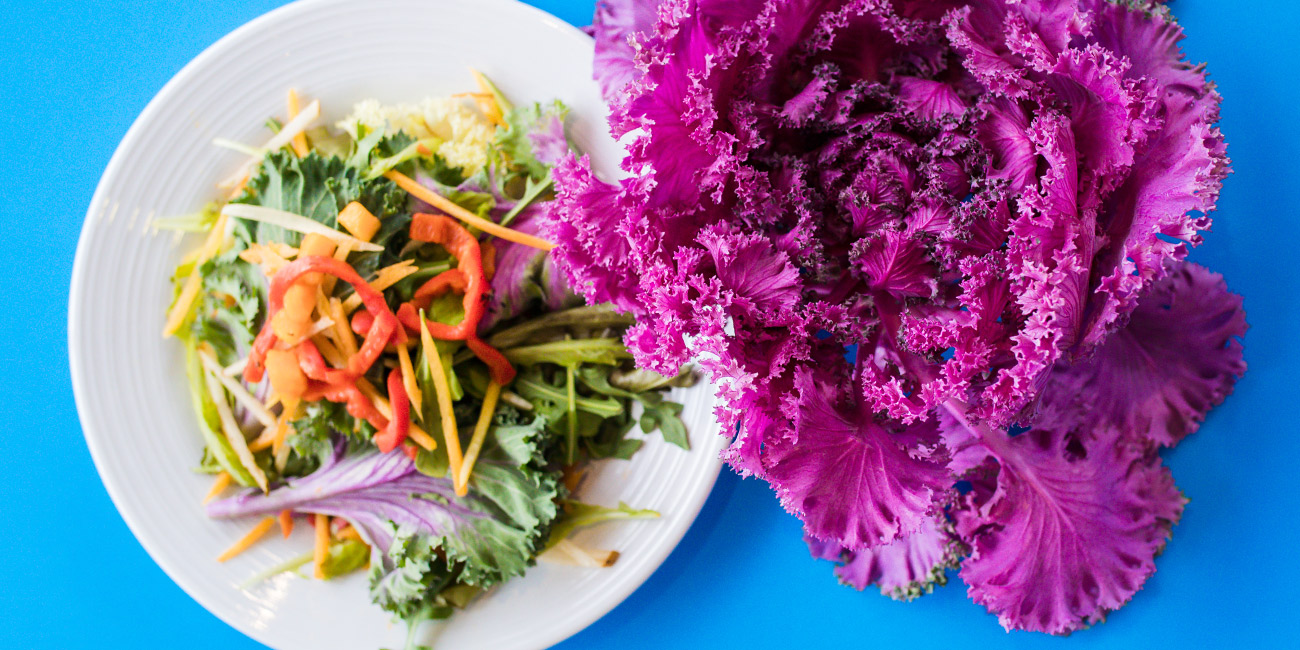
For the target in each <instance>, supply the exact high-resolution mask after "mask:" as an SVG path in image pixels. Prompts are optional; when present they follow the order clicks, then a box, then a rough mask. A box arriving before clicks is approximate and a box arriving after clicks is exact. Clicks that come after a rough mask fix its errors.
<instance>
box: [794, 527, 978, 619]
mask: <svg viewBox="0 0 1300 650" xmlns="http://www.w3.org/2000/svg"><path fill="white" fill-rule="evenodd" d="M804 539H805V541H807V542H808V548H809V549H810V550H811V551H812V554H813V557H817V558H820V559H823V560H832V561H835V562H839V563H840V564H839V566H837V567H835V575H836V577H838V578H839V579H840V582H841V583H843V584H845V585H848V586H850V587H853V588H854V589H857V590H859V591H861V590H863V589H866V588H867V587H868V586H870V585H875V586H877V587H879V588H880V593H882V594H884V595H886V596H889V597H890V598H893V599H894V600H901V601H909V600H913V599H915V598H917V597H920V596H922V595H924V594H928V593H930V592H931V591H933V590H934V588H935V586H942V585H944V584H947V582H948V577H947V574H946V572H947V570H948V569H953V568H956V567H957V562H958V560H959V559H960V558H961V556H962V554H963V551H964V549H963V547H962V545H961V543H960V542H958V541H957V539H956V537H955V536H954V535H953V534H952V531H951V526H949V524H948V523H947V522H946V521H944V520H943V518H942V516H940V517H936V518H931V519H929V520H928V521H927V522H926V523H925V524H924V525H923V526H922V527H921V529H920V530H918V531H916V532H914V533H912V534H910V535H907V536H904V537H900V538H898V539H896V540H894V541H892V542H890V543H888V544H882V545H880V546H872V547H866V548H861V549H857V550H851V549H847V548H844V547H843V546H840V545H839V544H836V543H834V542H825V541H818V540H816V539H814V538H812V537H807V536H805V538H804Z"/></svg>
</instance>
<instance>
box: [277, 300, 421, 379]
mask: <svg viewBox="0 0 1300 650" xmlns="http://www.w3.org/2000/svg"><path fill="white" fill-rule="evenodd" d="M397 329H401V328H399V327H398V326H397V317H396V316H393V315H392V313H391V312H390V313H388V314H380V315H379V318H377V319H376V320H375V326H374V327H371V328H370V333H369V334H368V335H367V336H366V341H365V343H363V344H362V345H361V349H360V350H358V351H357V353H356V354H354V355H352V358H350V359H348V367H347V368H331V367H329V366H327V365H325V359H324V358H322V357H321V354H320V350H318V349H317V348H316V344H315V343H312V342H311V339H308V340H305V341H303V342H302V343H299V344H298V366H299V367H301V368H302V371H303V373H304V374H306V375H307V376H308V377H310V378H312V379H315V380H317V381H323V382H325V383H327V384H343V383H348V382H353V381H356V379H357V377H360V376H362V375H364V374H366V371H367V370H369V369H370V366H372V365H374V363H375V360H377V359H378V358H379V355H380V354H381V353H383V351H384V346H386V345H388V339H389V338H390V337H391V336H392V334H393V332H394V331H395V330H397Z"/></svg>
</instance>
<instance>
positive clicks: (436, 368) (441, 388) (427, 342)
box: [420, 310, 469, 497]
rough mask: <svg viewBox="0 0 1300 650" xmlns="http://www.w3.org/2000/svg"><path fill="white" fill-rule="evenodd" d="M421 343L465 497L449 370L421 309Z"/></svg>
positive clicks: (455, 478)
mask: <svg viewBox="0 0 1300 650" xmlns="http://www.w3.org/2000/svg"><path fill="white" fill-rule="evenodd" d="M420 344H421V345H423V346H424V359H425V363H427V364H429V373H430V374H432V375H433V392H434V393H435V394H437V397H438V411H439V414H440V415H441V416H442V438H443V440H444V441H445V442H446V443H447V463H448V467H449V469H450V472H451V481H452V486H453V487H454V488H455V489H456V496H462V497H463V496H465V495H466V494H468V493H469V488H468V486H466V485H465V484H464V483H462V482H461V480H460V468H461V460H462V459H461V455H460V432H459V431H457V430H456V416H455V415H454V414H453V413H452V411H451V387H450V386H448V385H447V371H446V369H444V368H443V365H442V355H440V354H438V348H437V347H435V346H434V344H433V336H432V335H430V334H429V326H428V324H426V322H425V320H424V310H420Z"/></svg>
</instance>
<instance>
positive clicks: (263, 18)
mask: <svg viewBox="0 0 1300 650" xmlns="http://www.w3.org/2000/svg"><path fill="white" fill-rule="evenodd" d="M339 1H340V0H294V1H293V2H289V3H286V4H284V5H281V6H279V7H276V8H274V9H272V10H270V11H268V12H266V13H263V14H261V15H259V16H257V17H255V18H253V19H252V20H249V21H248V22H245V23H243V24H241V25H239V26H238V27H236V28H235V29H233V30H231V31H230V32H227V33H226V34H225V35H223V36H221V37H220V38H218V39H217V40H216V41H214V42H212V43H211V44H209V45H208V46H207V47H205V48H204V49H203V50H202V51H201V52H199V54H197V55H195V56H194V58H192V59H190V60H189V61H188V62H187V63H186V64H185V65H184V66H182V67H181V69H180V70H178V71H177V72H176V73H175V74H174V75H173V76H172V77H171V78H170V79H168V80H167V82H166V83H165V84H163V86H162V88H160V89H159V90H158V92H157V93H156V94H154V96H153V97H152V98H150V100H149V101H148V103H146V104H145V107H144V108H143V109H142V110H141V111H140V113H139V115H137V116H136V117H135V119H134V120H133V121H132V122H131V126H130V127H129V128H128V129H127V131H126V133H125V134H124V135H123V136H122V139H121V141H119V142H118V144H117V146H116V148H115V149H114V150H113V154H112V156H111V157H110V158H109V161H108V164H107V165H106V166H105V167H104V171H103V172H102V173H101V175H100V177H99V181H98V182H97V183H96V185H95V191H94V193H93V194H92V195H91V199H90V203H89V205H88V206H87V209H86V214H85V217H84V218H83V221H82V225H81V231H80V233H79V234H78V236H77V246H76V249H75V252H74V258H73V266H72V276H71V282H70V285H69V292H68V320H67V352H68V365H69V370H70V374H71V383H72V392H73V400H74V402H75V404H76V409H77V418H78V421H79V423H80V425H81V432H82V438H83V439H84V440H85V442H86V446H87V448H88V449H89V451H90V457H91V461H92V462H93V463H94V466H95V472H96V474H97V475H98V477H99V480H100V483H101V484H102V485H103V486H104V489H105V491H106V492H107V493H108V496H109V499H110V500H111V501H112V503H113V508H114V510H115V511H116V512H117V514H118V516H119V517H121V519H122V521H123V523H125V524H126V526H127V529H128V530H130V532H131V535H132V536H133V537H134V538H135V540H136V542H137V543H139V544H140V546H141V547H142V548H144V550H145V552H146V553H148V555H149V558H150V560H152V561H153V562H154V564H156V565H157V566H158V567H159V568H160V569H162V571H163V573H164V574H166V576H167V578H168V579H169V580H170V581H171V582H172V583H173V584H175V585H176V586H177V587H179V588H180V589H181V591H183V592H184V593H185V594H186V595H187V596H188V597H189V598H190V599H192V600H193V601H194V602H196V603H198V605H199V606H201V607H202V608H203V609H204V610H205V611H206V612H207V613H208V614H210V615H212V616H214V617H216V618H217V619H218V620H220V621H222V622H223V623H225V624H226V625H229V626H230V627H232V628H234V629H235V630H238V631H239V632H240V633H241V634H243V635H245V636H246V637H248V638H250V639H252V640H254V641H256V642H258V643H261V644H263V645H266V646H267V647H272V648H277V647H278V646H274V645H272V643H271V641H270V640H269V639H268V638H267V637H266V636H265V634H264V631H263V630H260V629H258V628H256V627H254V626H251V625H247V624H246V622H245V621H243V620H241V619H239V618H237V617H235V616H234V613H233V612H225V611H221V610H220V609H219V608H217V607H215V606H214V605H213V604H212V603H211V602H210V601H209V599H208V598H207V596H206V595H205V594H204V592H202V591H201V590H198V589H196V588H195V586H194V585H192V584H189V581H188V579H186V578H181V577H180V576H183V575H184V574H183V573H182V572H181V571H180V570H179V567H178V566H176V565H175V564H173V562H172V559H171V558H168V557H167V556H166V555H164V554H162V553H161V552H160V549H159V547H158V545H157V542H156V541H155V540H154V539H153V537H152V536H151V535H150V534H149V533H148V532H145V531H146V529H145V528H144V527H143V526H142V524H141V521H140V520H139V519H138V518H137V516H136V515H135V514H133V513H132V512H131V511H130V510H129V509H126V510H124V509H123V508H122V507H121V504H122V503H123V502H124V498H125V494H126V492H127V491H128V490H127V488H126V486H125V485H124V484H122V483H121V482H119V480H118V477H115V476H114V475H113V474H112V473H111V472H110V473H107V474H106V473H105V471H104V467H105V466H104V462H105V461H104V452H103V451H102V447H101V445H103V444H106V443H105V436H104V434H103V432H102V430H101V429H100V425H99V424H98V423H96V422H95V421H94V420H92V419H88V418H87V417H86V415H87V400H88V399H89V396H88V393H89V392H90V387H89V385H88V383H87V381H88V379H87V374H86V373H87V369H86V368H85V367H84V366H85V364H86V357H85V355H84V354H83V352H82V348H81V341H82V326H83V322H84V316H83V310H82V304H83V303H84V302H85V300H84V297H83V296H84V293H85V283H86V280H85V277H86V273H87V272H88V271H87V267H86V264H87V262H86V259H87V257H88V253H87V248H88V247H89V245H90V243H91V242H90V239H91V238H90V233H91V230H92V229H93V227H94V226H95V225H96V224H97V222H99V221H101V220H102V219H101V217H102V216H103V215H102V213H103V203H104V201H105V200H106V199H105V195H106V193H107V191H108V189H107V188H109V187H111V186H112V185H113V184H114V183H115V182H116V179H117V177H118V176H120V175H121V174H122V173H123V172H124V164H125V162H124V161H125V159H126V155H127V153H128V152H130V151H131V150H132V149H134V148H135V147H136V146H137V145H136V142H137V141H138V140H139V139H140V137H141V133H142V132H143V130H144V129H145V127H146V126H147V125H148V124H149V122H151V121H153V119H154V116H155V115H156V114H158V113H160V112H161V111H163V110H165V108H166V104H167V103H168V102H169V101H170V100H171V99H172V97H173V96H174V95H176V94H177V93H178V92H179V91H180V89H182V88H184V87H185V84H186V83H187V82H188V80H189V78H190V77H192V76H194V75H195V74H196V70H198V69H199V68H200V67H202V66H204V65H206V64H207V62H208V61H209V60H211V59H215V58H218V57H222V56H226V55H228V54H229V53H230V52H231V51H233V50H235V49H237V47H238V46H239V44H240V41H241V40H243V39H244V38H245V37H246V36H247V35H248V34H251V33H256V32H258V31H259V30H262V29H265V26H266V25H267V24H275V23H276V22H277V21H280V20H284V19H285V18H286V17H287V16H291V15H293V14H295V13H296V12H301V11H310V10H311V9H312V8H313V7H314V6H317V5H326V4H334V3H337V2H339ZM446 1H449V2H457V3H461V4H466V5H470V6H473V7H474V8H475V9H476V10H480V11H492V8H493V6H495V7H497V8H501V9H505V10H507V11H516V12H522V13H524V14H531V18H532V19H535V20H537V21H538V22H539V23H542V24H546V25H548V26H551V27H555V28H558V31H560V32H562V33H564V34H565V35H566V36H567V37H568V38H575V39H581V40H582V41H585V42H588V43H590V42H591V37H590V36H588V35H587V34H586V33H584V32H583V31H582V30H580V29H578V28H577V27H575V26H573V25H571V24H569V23H568V22H566V21H564V20H561V19H560V18H557V17H556V16H554V15H552V14H550V13H549V12H547V11H545V10H543V9H541V8H538V7H535V6H532V5H529V4H525V3H524V2H520V1H518V0H446ZM592 117H593V119H594V118H595V116H592ZM600 118H601V119H602V120H603V119H605V116H600ZM706 388H707V389H709V390H710V391H712V390H716V387H706ZM712 399H715V400H716V397H713V398H712ZM719 434H720V431H714V432H712V433H711V435H719ZM710 447H711V446H710ZM692 452H695V453H705V452H706V450H705V449H699V450H698V451H696V450H694V449H693V450H692ZM722 465H723V462H722V459H721V457H720V456H719V455H717V454H715V455H714V456H713V457H712V458H710V459H708V463H707V465H706V466H705V474H706V475H705V476H704V477H703V479H704V480H703V484H702V487H701V489H700V490H699V491H698V492H696V493H694V494H692V495H691V498H690V499H689V500H687V501H685V502H683V503H682V504H681V505H682V508H681V509H680V510H679V511H678V514H680V515H681V516H682V519H683V520H684V521H685V522H686V523H685V525H684V526H682V527H681V529H680V530H678V531H676V532H675V533H674V534H672V535H670V536H669V537H668V538H667V539H668V540H669V541H671V543H670V544H664V545H663V546H662V547H660V548H658V549H655V552H654V555H656V556H658V557H654V558H653V561H650V562H645V563H644V564H643V566H644V567H646V569H647V570H644V571H642V572H640V574H637V575H635V576H634V579H632V580H627V581H626V583H625V585H624V587H623V588H621V589H618V590H616V591H615V592H614V593H613V597H611V598H609V599H608V600H606V601H604V602H602V603H601V604H600V605H599V606H597V607H594V608H592V610H591V614H592V615H591V617H590V620H586V621H585V622H583V623H582V624H581V625H580V626H578V627H574V628H572V629H559V628H557V629H556V630H555V631H554V632H553V633H552V634H551V635H549V637H547V638H539V639H538V640H539V641H541V643H540V644H539V645H538V646H537V647H539V648H542V647H550V646H552V645H555V644H558V643H560V642H562V641H564V640H565V639H567V638H569V637H571V636H573V635H575V634H577V633H578V632H581V631H582V630H585V629H587V628H588V627H590V626H591V625H593V624H594V623H596V621H598V620H600V619H601V618H603V617H604V616H605V615H606V614H608V613H609V612H610V611H612V610H613V609H614V608H615V607H617V606H618V605H619V604H621V603H622V602H623V601H625V600H626V599H627V598H628V597H629V596H631V594H632V593H634V592H635V591H636V590H637V589H639V588H640V587H641V586H642V585H643V584H644V583H645V582H646V580H648V579H649V578H650V576H651V575H653V574H654V573H655V572H656V571H657V570H658V569H659V567H660V566H662V565H663V563H664V561H666V560H667V558H668V556H669V555H671V554H672V552H673V551H674V550H676V548H677V546H678V545H679V544H680V543H681V540H682V538H683V537H685V535H686V533H687V531H689V530H690V528H691V527H692V526H693V525H694V523H695V520H696V519H697V518H698V516H699V513H700V511H701V510H702V509H703V507H704V504H705V502H706V501H707V500H708V497H709V495H710V494H711V493H712V491H713V487H714V485H715V484H716V482H717V479H718V477H719V476H720V475H721V472H722ZM281 650H283V649H281Z"/></svg>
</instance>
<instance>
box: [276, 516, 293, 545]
mask: <svg viewBox="0 0 1300 650" xmlns="http://www.w3.org/2000/svg"><path fill="white" fill-rule="evenodd" d="M276 518H277V519H278V520H279V521H280V534H282V535H283V536H284V538H285V539H289V535H291V534H293V511H292V510H281V511H280V515H279V516H278V517H276Z"/></svg>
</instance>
